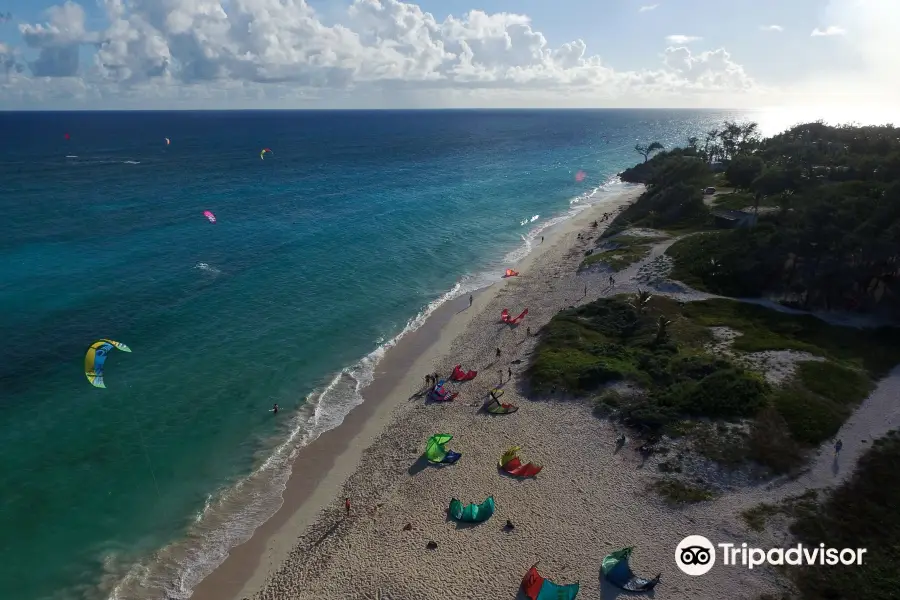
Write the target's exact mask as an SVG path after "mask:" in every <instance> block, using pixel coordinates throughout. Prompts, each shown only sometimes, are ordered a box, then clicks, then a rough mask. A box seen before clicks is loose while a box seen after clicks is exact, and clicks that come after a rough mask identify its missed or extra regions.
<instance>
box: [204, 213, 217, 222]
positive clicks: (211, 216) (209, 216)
mask: <svg viewBox="0 0 900 600" xmlns="http://www.w3.org/2000/svg"><path fill="white" fill-rule="evenodd" d="M203 216H204V217H206V218H207V219H208V220H209V222H210V223H215V222H216V215H214V214H213V213H212V211H211V210H204V211H203Z"/></svg>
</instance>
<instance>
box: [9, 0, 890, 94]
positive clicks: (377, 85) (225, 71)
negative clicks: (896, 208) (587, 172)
mask: <svg viewBox="0 0 900 600" xmlns="http://www.w3.org/2000/svg"><path fill="white" fill-rule="evenodd" d="M61 4H62V3H61V2H54V1H52V0H0V13H5V12H7V11H8V12H11V13H12V15H13V19H12V21H11V22H6V23H0V44H2V45H0V109H2V108H20V107H22V105H31V106H33V105H34V104H38V105H46V106H47V107H51V106H52V107H56V105H58V104H60V103H65V102H69V103H71V104H73V105H79V106H80V105H82V104H83V105H89V106H95V107H99V106H119V105H121V106H123V107H125V105H128V106H134V107H143V108H152V107H166V106H169V105H179V106H181V105H190V104H197V105H200V106H207V105H209V104H210V103H212V104H215V105H216V106H217V107H219V105H220V104H221V103H222V102H223V101H224V100H223V97H227V98H231V99H232V100H233V101H234V102H235V103H236V104H240V103H241V102H246V103H250V104H252V103H254V102H255V103H257V104H258V103H260V102H262V103H263V104H264V105H272V106H279V107H280V106H322V105H339V106H345V105H347V106H351V105H352V106H356V105H359V104H360V102H362V100H360V98H361V97H366V98H368V102H369V103H370V104H373V105H376V106H381V105H397V106H407V105H414V106H422V105H436V106H444V105H510V106H519V105H521V106H535V105H537V106H542V105H563V106H569V105H571V106H589V105H597V106H607V105H608V106H614V105H615V106H618V105H622V106H626V105H628V106H630V105H646V106H656V105H659V106H713V105H714V106H737V107H739V106H738V105H740V104H754V105H755V104H760V103H764V104H774V105H781V104H784V103H797V104H803V103H807V104H809V103H813V104H815V103H822V102H825V101H827V102H828V103H836V104H845V105H846V104H849V103H858V104H867V105H868V104H873V103H874V104H881V105H889V104H891V103H894V102H895V101H896V100H897V99H898V97H900V94H898V93H897V90H898V86H897V84H896V83H894V82H890V81H888V80H887V78H886V77H885V75H886V74H889V73H892V72H894V73H895V72H898V70H900V64H897V59H896V58H892V55H893V54H896V53H895V52H894V51H892V50H891V48H890V47H888V44H890V45H894V44H893V39H894V38H893V35H894V34H893V32H894V31H897V30H898V29H900V0H791V1H790V2H784V1H783V0H779V1H776V0H731V1H730V2H729V3H722V2H715V1H713V0H555V1H552V2H551V1H548V0H517V1H515V2H513V1H512V0H420V1H419V2H415V3H401V2H398V0H355V3H354V2H351V1H350V0H307V1H306V2H305V3H304V2H303V1H302V0H240V2H239V0H82V2H80V3H78V4H77V6H76V5H74V4H72V3H71V0H70V2H69V3H68V6H66V7H64V8H60V7H59V6H60V5H61ZM117 4H121V7H119V8H118V9H117V8H116V6H117ZM285 4H287V5H288V6H287V7H285ZM351 4H355V6H353V7H351ZM52 7H56V8H52ZM642 7H645V9H644V10H641V8H642ZM648 7H653V8H652V9H650V8H648ZM48 10H51V11H54V12H50V13H48V12H47V11H48ZM473 10H476V11H481V12H482V13H484V14H485V15H486V17H469V16H467V15H470V11H473ZM423 13H430V14H431V15H432V16H433V19H431V18H430V17H428V16H427V15H424V14H423ZM502 13H508V14H511V15H517V16H505V17H504V16H503V15H502ZM525 18H527V20H525ZM116 19H118V20H119V21H118V23H116V24H115V26H113V25H114V21H115V20H116ZM48 23H50V25H49V26H48ZM453 23H456V24H457V25H453ZM771 25H777V26H779V27H780V30H763V29H762V27H763V26H771ZM829 27H831V28H832V29H831V30H829V29H828V28H829ZM815 29H818V30H819V31H820V32H828V33H830V34H833V35H815V36H813V35H811V33H812V32H813V30H815ZM669 36H689V37H692V38H696V39H693V40H688V39H686V38H681V39H679V38H671V37H669ZM667 37H668V38H669V39H667ZM101 46H102V47H101ZM98 47H101V50H100V56H96V55H97V48H98ZM39 56H40V57H41V60H40V61H38V60H36V59H37V58H38V57H39ZM4 60H5V63H4ZM73 61H75V62H73ZM76 62H77V65H78V68H77V69H76V68H75V65H76ZM4 64H5V65H6V67H7V68H6V71H7V73H6V79H5V80H4V72H3V69H2V67H3V66H4ZM893 69H898V70H893ZM892 70H893V71H892ZM890 79H893V78H890ZM364 89H368V90H369V92H368V93H366V94H360V93H359V92H360V91H361V90H364ZM835 90H836V91H838V92H840V93H841V94H850V96H853V99H851V98H850V96H846V95H844V96H842V95H840V94H838V95H834V94H833V91H835ZM854 94H855V96H854Z"/></svg>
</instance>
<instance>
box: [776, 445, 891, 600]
mask: <svg viewBox="0 0 900 600" xmlns="http://www.w3.org/2000/svg"><path fill="white" fill-rule="evenodd" d="M898 463H900V435H898V433H897V432H896V431H895V432H892V433H890V434H888V435H887V436H885V437H884V438H882V439H880V440H877V441H876V442H875V443H874V444H873V445H872V448H871V449H870V450H869V451H868V452H867V453H866V454H865V455H863V457H862V458H861V459H860V461H859V463H858V465H857V469H856V471H855V472H854V474H853V476H852V477H851V478H850V479H849V480H848V481H846V482H845V483H844V484H842V485H841V486H840V487H838V488H837V489H836V490H835V491H834V492H833V493H832V494H831V496H830V497H829V498H827V499H826V500H825V501H824V502H822V503H821V504H816V505H812V506H810V507H807V508H806V509H805V510H801V511H798V514H797V517H796V520H795V521H794V523H793V525H792V526H791V532H792V533H793V534H794V535H795V536H796V537H797V538H798V540H799V541H800V542H801V543H803V544H804V545H808V546H818V545H819V544H825V547H826V548H828V547H830V548H867V549H868V550H869V551H868V553H867V554H865V555H864V560H863V564H862V565H860V566H855V565H854V566H852V567H841V566H837V567H834V566H827V565H825V566H810V567H806V568H802V569H801V568H793V569H790V570H789V571H788V572H789V574H790V577H791V578H792V579H793V581H794V584H795V585H796V587H797V589H798V591H799V597H800V598H801V599H804V600H806V599H808V600H813V599H815V600H818V599H820V598H866V599H867V600H892V599H894V598H897V590H898V589H900V569H898V568H897V561H898V558H900V511H898V510H897V498H900V478H898V477H897V464H898Z"/></svg>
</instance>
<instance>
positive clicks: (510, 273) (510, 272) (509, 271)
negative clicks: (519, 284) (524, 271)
mask: <svg viewBox="0 0 900 600" xmlns="http://www.w3.org/2000/svg"><path fill="white" fill-rule="evenodd" d="M518 275H519V272H518V271H513V270H512V269H507V270H506V273H505V274H504V275H503V276H504V277H516V276H518Z"/></svg>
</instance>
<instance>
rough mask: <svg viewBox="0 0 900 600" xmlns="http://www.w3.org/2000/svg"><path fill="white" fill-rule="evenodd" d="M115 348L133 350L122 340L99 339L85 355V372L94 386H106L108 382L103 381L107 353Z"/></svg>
mask: <svg viewBox="0 0 900 600" xmlns="http://www.w3.org/2000/svg"><path fill="white" fill-rule="evenodd" d="M113 348H118V349H119V350H121V351H122V352H131V348H129V347H128V346H126V345H125V344H123V343H121V342H114V341H113V340H98V341H96V342H94V343H93V344H91V347H90V348H88V350H87V354H85V355H84V374H85V376H86V377H87V379H88V381H90V382H91V385H93V386H94V387H98V388H105V387H106V384H105V383H103V365H104V364H105V363H106V355H107V354H109V352H110V350H112V349H113Z"/></svg>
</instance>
